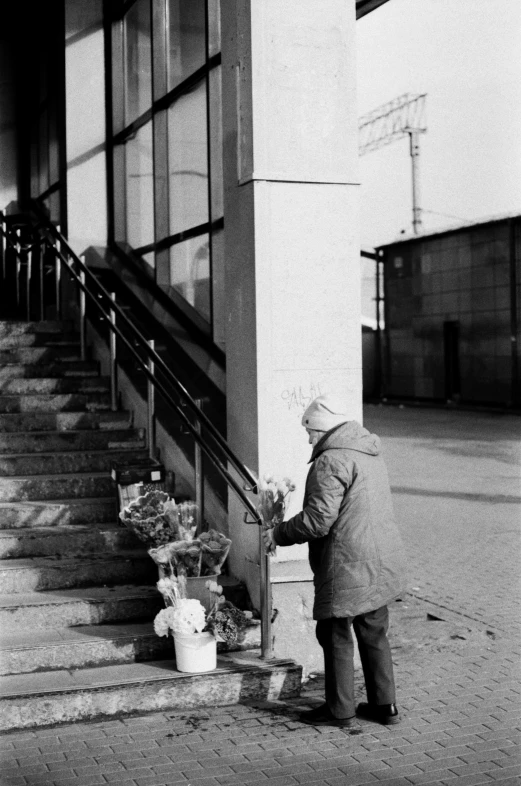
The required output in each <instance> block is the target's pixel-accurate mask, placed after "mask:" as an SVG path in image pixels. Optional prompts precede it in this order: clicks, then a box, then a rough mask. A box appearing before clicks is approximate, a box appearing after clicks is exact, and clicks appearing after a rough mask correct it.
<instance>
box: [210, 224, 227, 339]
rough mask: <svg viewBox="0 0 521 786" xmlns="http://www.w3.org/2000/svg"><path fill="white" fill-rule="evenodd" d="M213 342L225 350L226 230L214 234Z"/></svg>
mask: <svg viewBox="0 0 521 786" xmlns="http://www.w3.org/2000/svg"><path fill="white" fill-rule="evenodd" d="M212 301H213V312H212V318H213V340H214V341H215V343H216V344H217V346H219V347H221V349H224V348H225V340H226V336H225V332H226V307H225V306H226V294H225V282H224V230H222V229H221V230H220V231H218V232H212Z"/></svg>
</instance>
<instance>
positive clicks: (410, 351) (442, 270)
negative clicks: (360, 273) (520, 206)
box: [378, 215, 521, 408]
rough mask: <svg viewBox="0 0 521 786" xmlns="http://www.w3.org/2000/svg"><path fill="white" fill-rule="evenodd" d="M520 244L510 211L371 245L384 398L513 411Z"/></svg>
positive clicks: (517, 222)
mask: <svg viewBox="0 0 521 786" xmlns="http://www.w3.org/2000/svg"><path fill="white" fill-rule="evenodd" d="M520 238H521V217H520V216H519V215H517V216H508V217H501V218H496V219H491V220H489V221H485V222H480V223H476V224H465V225H464V226H461V227H458V228H455V229H450V230H448V231H445V232H443V231H440V232H436V233H434V234H422V235H419V236H417V237H411V238H408V239H407V240H403V241H398V242H395V243H390V244H388V245H385V246H381V247H380V249H378V252H379V258H380V260H381V262H383V265H381V269H383V278H384V297H385V329H384V332H383V336H384V341H383V342H382V356H381V369H382V393H383V394H384V395H386V396H388V397H395V398H409V399H412V398H417V399H428V400H433V399H434V400H437V401H444V402H451V403H453V404H457V403H471V404H478V405H479V404H481V405H487V404H493V405H498V406H504V407H505V406H508V407H516V408H519V406H520V405H521V400H520V387H519V361H520V341H521V335H520V324H521V306H520V292H521V254H520V243H521V240H520ZM382 327H383V326H382Z"/></svg>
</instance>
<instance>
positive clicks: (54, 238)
mask: <svg viewBox="0 0 521 786" xmlns="http://www.w3.org/2000/svg"><path fill="white" fill-rule="evenodd" d="M34 209H35V210H36V211H37V212H38V214H39V216H40V221H39V223H38V226H37V227H36V230H37V231H38V232H40V233H41V234H42V235H43V238H42V239H43V240H44V241H45V242H46V243H47V245H48V246H49V248H50V249H52V251H53V253H54V255H55V257H56V260H57V262H58V261H59V263H60V264H61V265H64V266H65V268H66V270H67V272H68V273H69V275H70V276H71V278H72V279H73V280H74V281H75V283H76V285H77V287H78V289H79V291H80V293H81V294H82V295H83V302H84V301H85V296H86V297H88V298H89V300H90V301H91V302H92V303H95V305H96V308H97V309H98V311H99V312H101V316H102V318H103V319H105V321H106V322H107V324H108V326H109V329H110V331H111V334H112V335H113V336H117V338H119V339H120V341H122V342H123V344H124V345H125V346H126V347H127V349H128V350H129V351H130V352H131V353H132V355H133V356H134V357H135V358H136V360H137V361H138V363H139V365H140V366H141V368H142V370H143V371H144V373H145V375H146V377H147V380H148V382H149V385H152V386H153V388H154V389H155V390H156V391H158V392H159V393H160V394H161V395H162V396H163V398H164V399H165V400H166V401H167V403H168V404H169V405H170V406H171V407H172V408H173V409H174V411H175V412H176V413H177V414H178V416H179V417H180V418H181V420H182V421H183V423H184V425H185V426H186V428H187V429H188V431H189V432H190V434H191V435H192V437H193V438H194V440H195V442H196V443H197V444H198V445H199V446H200V448H201V449H202V450H203V451H204V453H205V454H206V455H207V456H208V458H209V459H210V460H211V461H212V462H213V464H214V466H215V467H216V469H217V470H218V471H219V473H220V474H221V475H222V477H223V478H224V480H225V481H226V483H227V485H228V486H229V487H230V488H231V489H232V490H233V491H234V492H235V494H236V495H237V496H238V497H239V499H240V501H241V503H242V504H243V505H244V507H245V509H246V512H245V514H244V521H245V522H247V523H252V524H257V525H261V524H262V520H261V518H260V516H259V513H258V511H257V509H256V507H255V505H254V504H253V503H252V501H251V500H250V499H249V498H248V497H247V496H246V494H245V491H249V492H253V493H257V479H256V478H255V476H254V475H253V473H252V472H250V470H249V469H248V468H247V467H246V466H245V465H244V464H243V463H242V462H241V461H240V459H239V458H238V457H237V456H236V455H235V453H234V452H233V451H232V449H231V448H230V446H229V445H228V443H227V442H226V441H225V440H224V438H223V437H222V435H221V434H220V433H219V431H217V429H216V428H215V426H214V425H213V423H212V422H211V421H210V420H209V419H208V417H207V416H206V415H205V414H204V413H203V412H202V411H201V409H200V408H199V407H198V405H197V403H196V401H195V400H194V399H193V398H192V397H191V396H190V394H189V393H188V391H187V390H186V388H185V387H184V386H183V385H182V383H181V382H180V381H179V380H178V379H177V377H176V376H175V375H174V374H173V372H172V371H171V369H170V368H169V367H168V366H167V365H166V363H165V362H164V361H163V359H162V358H161V357H160V356H159V355H158V354H157V352H156V351H155V349H154V348H153V342H150V343H149V342H148V341H147V340H146V339H145V337H144V336H143V335H142V333H141V331H140V330H139V328H137V327H136V325H134V323H133V322H132V321H131V320H130V319H129V318H128V316H127V314H126V313H125V312H124V311H123V310H122V309H121V308H120V307H119V306H118V305H117V303H116V302H115V301H114V299H113V296H112V294H111V293H109V292H108V291H107V290H106V289H105V287H104V286H103V285H102V284H101V282H100V281H99V280H98V279H97V278H96V276H95V275H94V274H93V273H92V271H91V270H90V269H89V268H88V267H87V265H86V264H85V263H84V262H83V261H82V260H81V258H80V257H79V256H78V255H77V254H76V253H75V252H74V251H73V249H72V248H71V246H70V245H69V243H68V241H67V240H66V238H65V237H64V235H63V234H62V233H61V232H60V231H59V229H57V228H56V227H55V226H54V225H53V224H52V223H51V222H50V221H49V220H48V219H47V218H46V217H45V216H43V215H42V211H41V209H40V207H39V206H38V205H36V206H35V208H34ZM0 234H1V235H2V238H3V240H2V243H3V249H2V250H3V270H4V277H5V244H4V239H5V242H7V243H9V244H10V245H11V247H12V249H13V250H14V252H15V254H17V256H18V257H19V256H20V249H19V248H17V246H16V244H14V243H13V242H12V240H11V238H10V236H9V232H8V231H7V229H6V222H5V216H4V214H3V212H2V211H0ZM49 235H50V238H51V239H50V238H49ZM69 258H70V260H72V262H71V261H69ZM74 266H76V267H78V268H79V271H80V272H79V273H78V272H77V271H76V270H75V269H74ZM58 278H59V275H58V266H57V280H58ZM87 282H88V283H87ZM90 285H94V289H95V291H96V294H97V296H96V294H94V292H93V291H92V288H91V286H90ZM100 297H102V298H104V299H106V301H107V304H108V313H107V312H106V311H105V309H104V308H103V306H102V304H101V303H100ZM57 298H58V287H57ZM57 311H58V312H59V311H60V307H59V304H58V302H57ZM116 315H117V317H118V319H119V320H121V322H120V324H123V325H125V327H126V328H127V329H129V330H130V333H131V334H132V340H129V339H128V338H127V337H126V336H125V335H124V333H123V332H122V331H121V329H120V328H119V327H118V325H117V324H116V320H115V316H116ZM81 328H82V329H81V333H82V345H83V344H84V327H83V325H82V326H81ZM151 345H152V346H151ZM137 346H139V347H140V348H141V349H142V350H144V352H145V355H146V360H143V358H142V357H141V355H140V354H139V352H138V350H137V348H136V347H137ZM156 370H159V371H160V372H161V373H162V374H163V375H164V377H165V378H166V380H167V382H168V384H169V385H171V387H172V388H173V389H174V390H175V391H176V392H177V393H178V395H179V397H180V399H181V400H182V401H183V402H184V404H185V405H187V406H188V407H189V409H190V410H191V412H192V415H193V416H194V417H195V420H196V424H195V425H194V424H193V423H192V421H191V420H190V418H189V417H188V415H187V414H186V412H184V411H183V407H182V406H180V405H179V404H178V403H177V401H175V400H174V398H173V397H172V394H171V393H170V391H169V389H168V388H167V387H166V385H165V384H164V383H163V382H161V381H160V380H159V379H158V378H157V376H156V373H155V371H156ZM113 397H114V396H113ZM201 427H202V428H204V429H206V430H207V431H208V433H209V434H210V435H211V438H212V439H213V441H214V442H215V443H216V445H217V446H218V448H219V450H220V451H221V452H222V454H223V455H224V456H225V458H226V460H227V461H228V462H229V463H230V464H231V465H232V466H233V468H234V469H235V471H236V472H237V474H238V475H239V476H240V477H241V478H242V480H243V482H244V483H245V485H244V486H243V487H242V488H241V486H240V484H239V483H238V482H237V481H236V479H235V478H234V477H233V476H232V475H231V474H230V472H229V471H228V469H227V468H226V466H225V465H224V464H223V462H222V461H221V459H220V457H219V456H218V455H217V453H216V452H215V451H214V449H213V448H212V446H211V445H210V444H209V443H208V441H207V440H206V439H205V438H204V436H203V435H202V434H201ZM248 514H250V515H251V517H252V518H251V519H248ZM259 553H260V561H259V562H260V564H259V567H260V599H261V609H260V613H261V655H262V657H263V658H264V659H269V658H271V657H272V642H271V595H270V591H271V587H270V565H269V557H268V555H267V554H266V553H265V549H264V548H263V543H262V537H261V529H259Z"/></svg>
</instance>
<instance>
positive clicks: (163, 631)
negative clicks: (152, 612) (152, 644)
mask: <svg viewBox="0 0 521 786" xmlns="http://www.w3.org/2000/svg"><path fill="white" fill-rule="evenodd" d="M173 623H174V609H173V607H172V606H168V608H166V609H161V611H160V612H159V613H158V614H157V615H156V618H155V620H154V631H155V633H156V635H157V636H168V634H169V632H170V630H172V627H173Z"/></svg>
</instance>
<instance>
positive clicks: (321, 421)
mask: <svg viewBox="0 0 521 786" xmlns="http://www.w3.org/2000/svg"><path fill="white" fill-rule="evenodd" d="M347 420H349V418H348V416H347V414H346V406H345V404H344V403H343V402H342V401H340V399H339V398H337V397H336V396H334V395H332V394H331V393H326V394H325V395H323V396H318V398H316V399H315V400H314V401H312V402H311V404H310V405H309V407H308V408H307V409H306V411H305V412H304V414H303V415H302V425H303V426H304V428H310V429H314V430H315V431H329V429H332V428H334V427H335V426H339V425H340V424H341V423H345V422H346V421H347Z"/></svg>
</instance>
